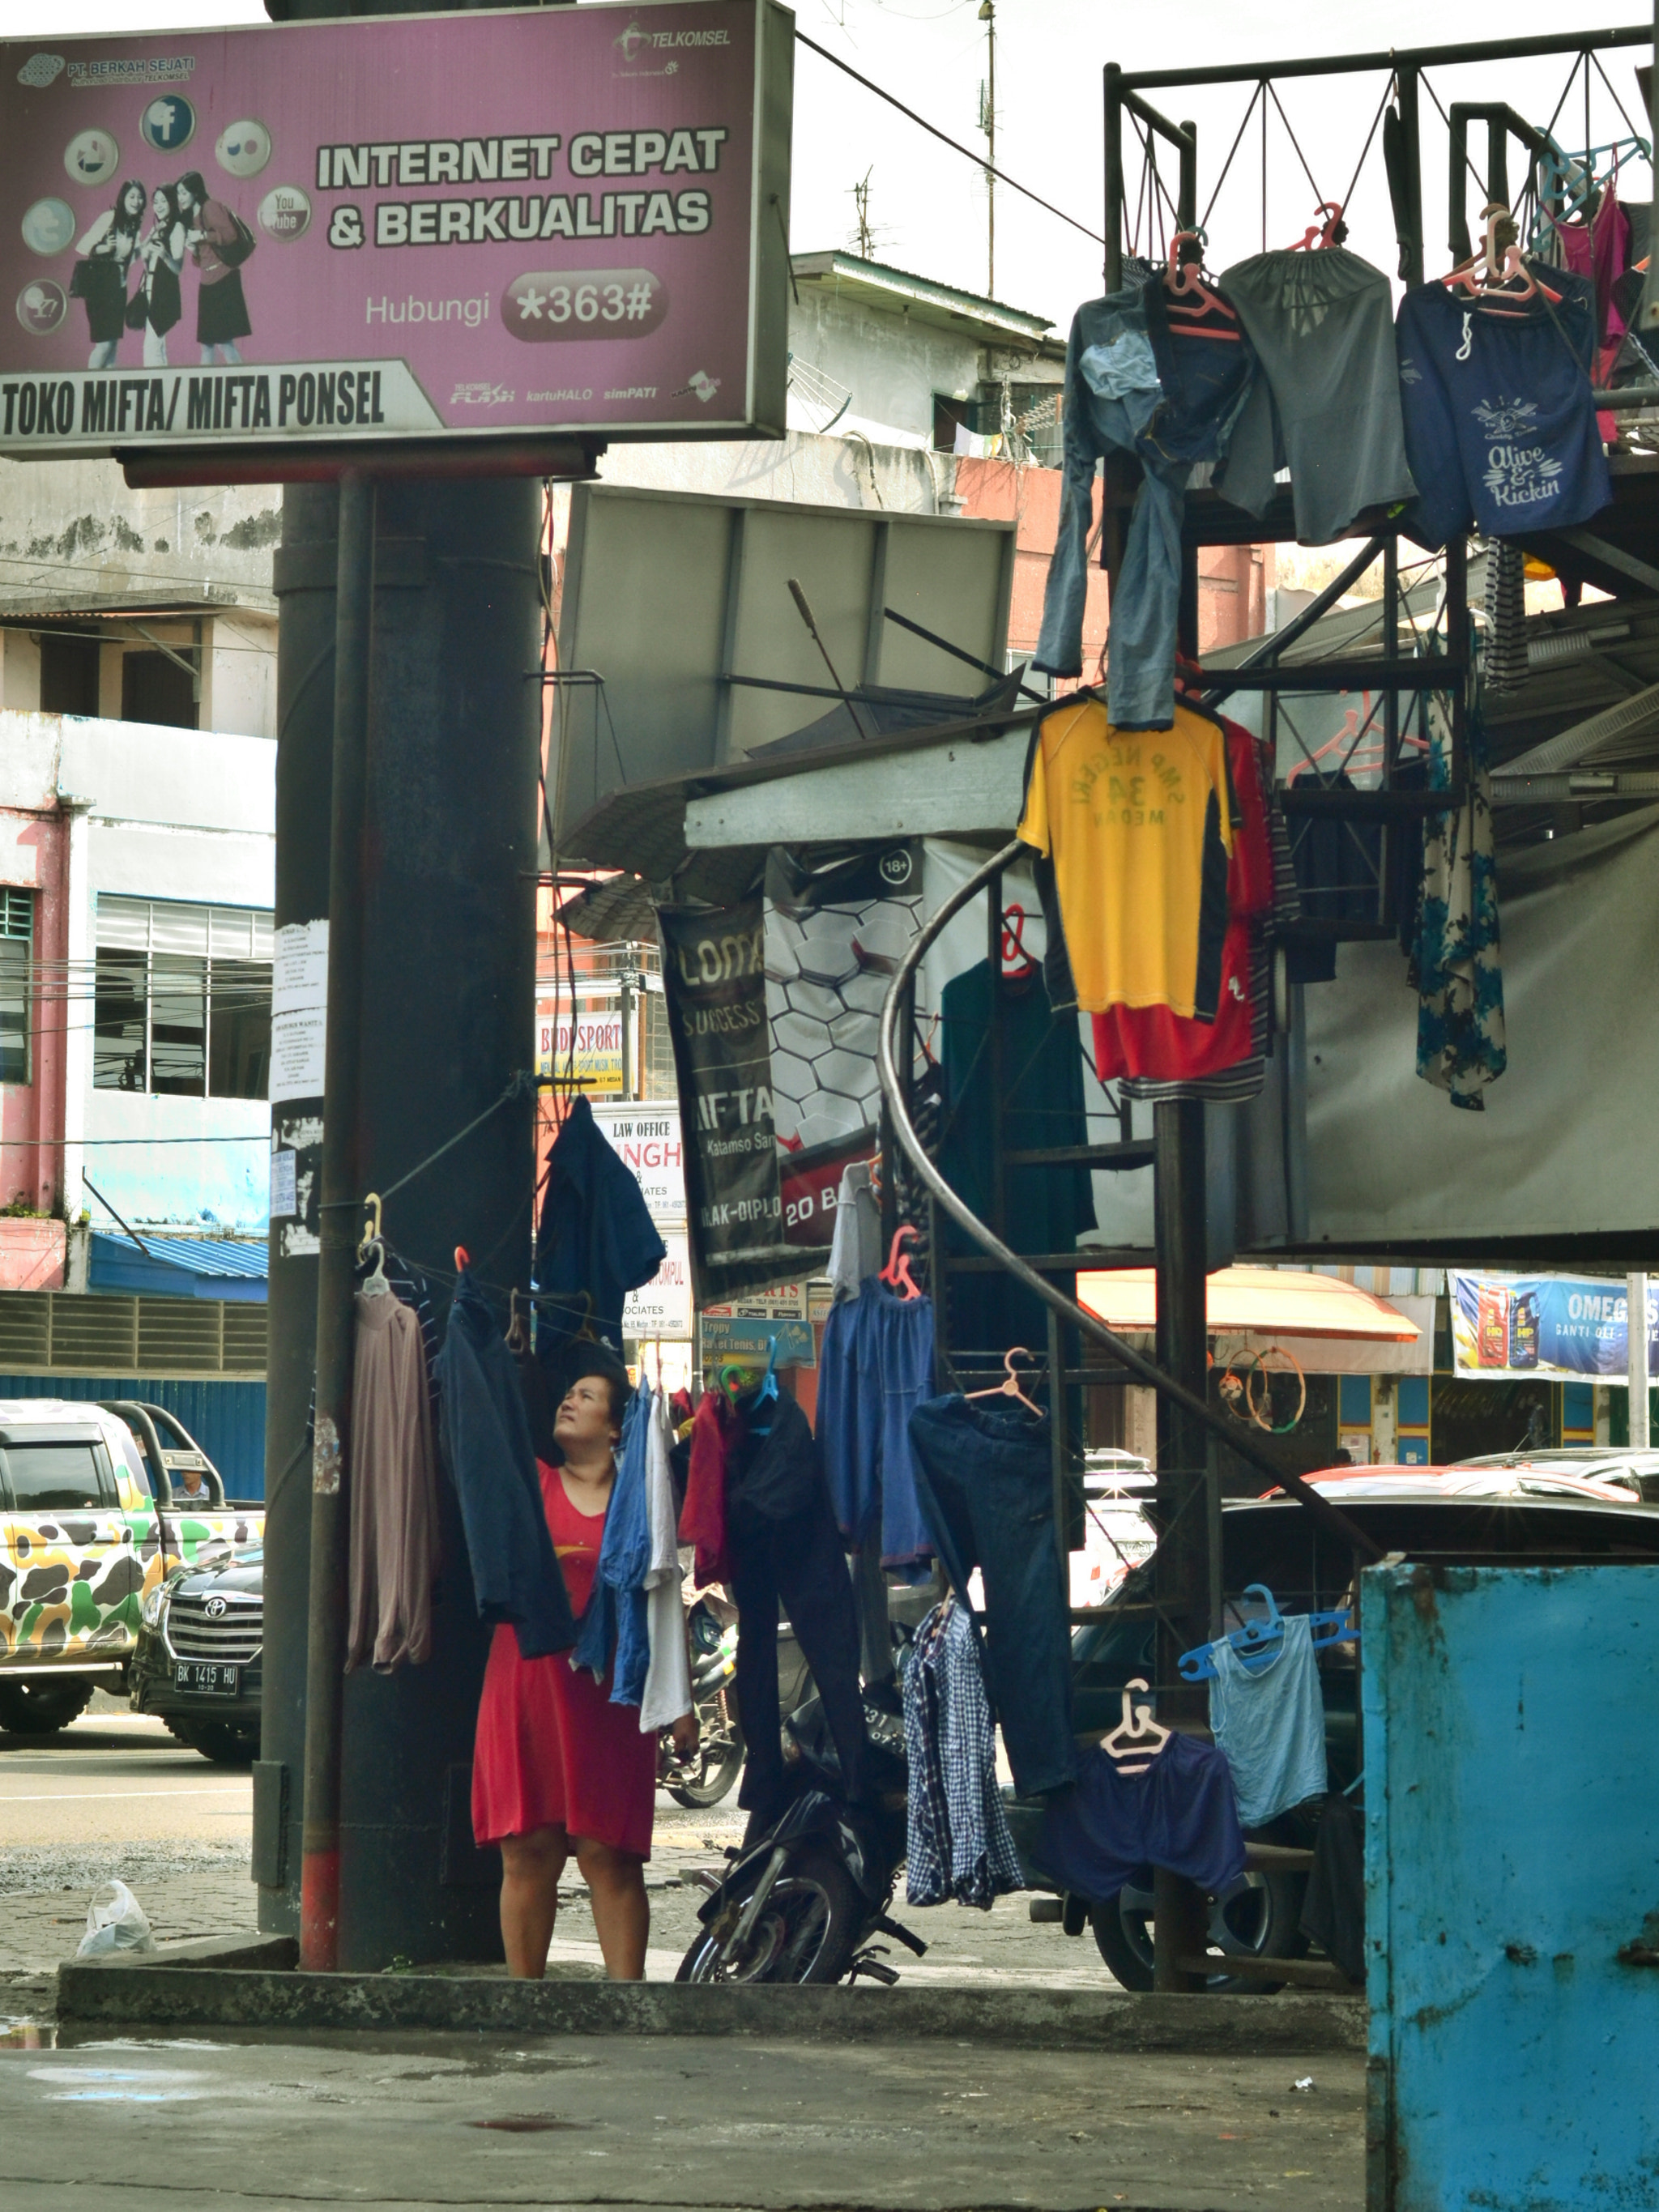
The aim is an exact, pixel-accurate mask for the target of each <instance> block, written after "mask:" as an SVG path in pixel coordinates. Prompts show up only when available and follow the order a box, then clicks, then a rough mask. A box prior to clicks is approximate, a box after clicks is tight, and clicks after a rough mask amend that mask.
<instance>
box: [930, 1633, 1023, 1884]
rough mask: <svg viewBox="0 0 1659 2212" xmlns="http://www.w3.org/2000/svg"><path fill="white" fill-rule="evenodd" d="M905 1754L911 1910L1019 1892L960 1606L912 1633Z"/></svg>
mask: <svg viewBox="0 0 1659 2212" xmlns="http://www.w3.org/2000/svg"><path fill="white" fill-rule="evenodd" d="M904 1747H905V1753H906V1757H907V1759H908V1765H909V1769H910V1793H909V1822H908V1838H907V1850H906V1881H905V1893H906V1895H907V1897H908V1899H909V1901H910V1903H911V1904H912V1905H942V1904H944V1902H945V1899H947V1898H951V1897H954V1898H955V1899H956V1900H957V1903H958V1904H959V1905H975V1906H978V1907H979V1908H980V1909H981V1911H989V1910H990V1907H991V1900H992V1899H993V1898H994V1897H997V1896H1000V1894H1002V1893H1003V1892H1005V1891H1006V1890H1011V1889H1023V1888H1024V1887H1025V1878H1024V1874H1023V1872H1022V1870H1021V1868H1020V1863H1019V1858H1018V1854H1017V1852H1016V1851H1015V1850H1014V1839H1013V1837H1012V1833H1011V1832H1010V1831H1009V1826H1008V1816H1007V1814H1006V1811H1005V1810H1004V1808H1003V1803H1002V1793H1001V1791H1000V1790H999V1789H998V1787H997V1776H996V1739H995V1736H994V1734H993V1732H992V1727H991V1709H990V1706H989V1705H988V1704H987V1701H986V1696H985V1682H984V1677H983V1675H982V1674H981V1671H980V1657H979V1645H978V1644H977V1642H976V1641H975V1636H974V1632H973V1628H972V1626H971V1624H970V1623H969V1619H968V1616H967V1614H966V1613H964V1612H963V1609H962V1607H960V1606H959V1605H958V1604H957V1602H956V1601H955V1600H954V1599H951V1598H947V1599H946V1600H945V1603H944V1604H943V1605H942V1606H935V1607H934V1608H933V1611H932V1613H929V1614H928V1615H927V1619H926V1620H924V1621H923V1622H922V1624H921V1627H920V1628H919V1629H918V1630H917V1632H916V1640H915V1646H914V1648H913V1650H912V1651H911V1654H910V1660H909V1664H908V1666H907V1667H906V1668H905V1671H904Z"/></svg>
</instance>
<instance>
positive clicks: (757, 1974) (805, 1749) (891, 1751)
mask: <svg viewBox="0 0 1659 2212" xmlns="http://www.w3.org/2000/svg"><path fill="white" fill-rule="evenodd" d="M864 1706H865V1725H866V1730H867V1732H868V1735H869V1744H870V1751H869V1789H868V1792H867V1795H866V1798H865V1799H864V1800H863V1801H862V1802H859V1803H857V1804H854V1803H853V1802H850V1801H849V1800H848V1797H847V1796H846V1795H845V1792H844V1790H843V1787H842V1773H841V1763H840V1760H839V1759H838V1758H837V1757H836V1747H835V1743H834V1741H833V1739H832V1738H831V1736H830V1734H829V1723H827V1721H826V1720H825V1718H824V1713H823V1705H822V1703H821V1701H820V1700H819V1699H818V1698H817V1696H816V1695H814V1696H813V1697H812V1698H811V1699H810V1700H809V1701H808V1703H807V1704H805V1705H803V1706H801V1707H800V1708H799V1710H798V1711H795V1712H793V1713H792V1714H791V1715H790V1716H789V1718H788V1719H787V1721H786V1722H785V1723H784V1747H785V1759H786V1762H787V1766H788V1770H789V1776H790V1796H789V1802H788V1803H787V1806H786V1807H785V1808H784V1811H783V1812H782V1814H781V1815H780V1817H779V1818H778V1819H777V1820H775V1821H774V1822H773V1824H772V1826H770V1827H769V1829H768V1830H767V1831H766V1832H765V1833H764V1834H763V1835H761V1836H758V1837H756V1838H753V1839H752V1840H751V1841H750V1843H748V1844H746V1845H745V1846H744V1850H742V1851H741V1852H738V1853H735V1854H734V1855H733V1863H732V1867H731V1869H730V1871H729V1872H728V1873H727V1874H726V1877H725V1879H724V1880H723V1881H719V1882H716V1883H714V1887H713V1888H712V1889H711V1892H710V1894H709V1896H708V1899H707V1901H706V1902H705V1903H704V1904H703V1905H702V1908H701V1910H700V1911H699V1912H698V1915H697V1917H698V1919H699V1920H700V1921H701V1922H702V1933H701V1934H700V1935H699V1936H697V1938H696V1941H695V1942H693V1944H692V1945H691V1948H690V1950H689V1951H688V1952H687V1953H686V1954H685V1956H684V1959H683V1960H681V1962H680V1969H679V1972H678V1975H677V1976H676V1979H677V1980H678V1981H682V1982H817V1983H824V1982H839V1981H841V1980H842V1979H843V1978H848V1979H851V1980H856V1979H857V1978H858V1977H859V1975H860V1974H867V1975H869V1976H870V1977H871V1978H872V1979H874V1980H876V1981H880V1982H896V1980H897V1979H898V1976H897V1975H896V1972H894V1971H893V1969H892V1967H890V1966H887V1965H885V1964H884V1963H883V1960H884V1955H885V1951H886V1947H885V1946H884V1945H872V1943H871V1941H870V1939H871V1937H872V1936H878V1935H880V1936H890V1937H892V1938H893V1939H894V1940H895V1941H896V1942H900V1943H902V1944H903V1945H904V1947H905V1948H906V1949H907V1950H909V1951H913V1952H914V1953H915V1955H916V1957H917V1958H921V1955H922V1954H923V1953H924V1952H925V1951H926V1950H927V1945H926V1944H925V1943H923V1942H921V1940H920V1939H919V1938H918V1937H917V1936H913V1935H912V1934H911V1933H910V1931H909V1929H908V1928H902V1927H901V1926H900V1925H899V1923H898V1922H897V1921H896V1920H893V1919H891V1918H890V1917H889V1915H888V1911H887V1907H888V1905H890V1903H891V1901H892V1895H893V1884H894V1880H895V1877H896V1875H897V1873H898V1870H899V1868H900V1867H901V1866H902V1864H903V1862H904V1844H905V1816H906V1803H907V1799H906V1784H907V1780H908V1776H907V1771H906V1765H905V1757H904V1725H903V1723H902V1719H901V1718H900V1717H899V1713H898V1695H897V1692H896V1690H895V1689H894V1688H893V1687H892V1686H891V1685H887V1686H875V1687H872V1688H869V1689H866V1692H865V1693H864ZM710 1879H712V1877H710Z"/></svg>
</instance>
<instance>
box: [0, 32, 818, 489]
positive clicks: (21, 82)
mask: <svg viewBox="0 0 1659 2212" xmlns="http://www.w3.org/2000/svg"><path fill="white" fill-rule="evenodd" d="M43 20H49V15H48V18H43ZM792 65H793V15H790V13H789V12H788V11H787V9H783V8H781V7H778V6H776V5H775V4H774V0H658V4H655V5H650V4H647V5H646V6H643V7H614V6H607V5H599V6H592V7H581V8H544V9H515V10H504V11H502V12H501V13H495V12H484V13H478V14H456V15H415V16H396V17H391V18H379V19H368V20H362V19H357V20H350V19H348V20H337V21H325V22H305V23H284V24H273V25H269V26H260V27H246V28H243V29H234V30H227V31H213V32H206V33H184V32H173V33H166V34H164V35H159V36H155V37H147V38H96V39H69V40H51V39H49V38H34V39H28V40H22V39H11V40H4V41H0V187H3V191H0V333H3V335H0V453H8V454H10V455H13V456H16V457H24V456H27V455H29V454H39V455H46V454H59V453H64V452H66V451H70V452H82V453H107V452H111V451H114V450H122V451H125V450H126V449H129V448H138V447H147V446H149V447H154V446H158V445H160V446H169V447H191V446H194V447H211V446H214V445H218V444H234V445H237V446H239V447H246V446H248V445H261V444H265V443H267V442H270V443H276V444H282V445H288V446H295V445H316V444H326V443H329V442H346V443H350V444H354V445H355V444H359V443H362V442H363V441H383V440H394V439H398V438H419V439H432V438H441V437H478V436H489V435H502V434H511V435H513V436H515V437H523V436H525V435H534V434H538V433H539V434H544V435H573V434H581V433H584V432H586V433H589V434H592V435H595V436H599V437H607V438H609V437H629V436H631V437H638V438H664V439H671V438H672V439H678V438H687V437H731V436H732V435H736V434H738V433H744V434H748V433H752V432H756V431H760V432H766V431H773V432H781V429H782V428H783V422H784V386H785V376H786V373H787V313H786V301H787V282H788V275H787V266H788V257H787V243H786V241H787V234H788V208H789V167H788V165H789V130H790V103H791V83H792ZM4 303H9V307H10V312H9V313H5V312H3V307H4Z"/></svg>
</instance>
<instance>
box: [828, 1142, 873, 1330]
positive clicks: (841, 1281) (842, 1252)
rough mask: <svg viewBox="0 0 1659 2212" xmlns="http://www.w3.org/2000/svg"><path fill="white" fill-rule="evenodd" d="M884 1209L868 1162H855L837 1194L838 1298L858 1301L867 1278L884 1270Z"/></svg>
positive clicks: (832, 1256)
mask: <svg viewBox="0 0 1659 2212" xmlns="http://www.w3.org/2000/svg"><path fill="white" fill-rule="evenodd" d="M881 1259H882V1253H881V1208H880V1207H879V1206H878V1205H877V1203H876V1194H875V1190H874V1188H873V1186H872V1182H871V1176H870V1163H869V1161H868V1160H854V1162H853V1163H852V1164H851V1166H849V1167H845V1168H843V1169H842V1171H841V1185H840V1188H838V1189H837V1191H836V1227H835V1234H834V1236H833V1237H832V1239H831V1241H830V1245H829V1270H828V1272H829V1280H830V1282H831V1283H832V1284H833V1285H834V1286H835V1293H836V1297H838V1298H855V1297H857V1296H858V1294H859V1285H860V1283H862V1282H863V1281H864V1279H866V1276H869V1275H873V1274H876V1273H878V1272H879V1271H880V1267H881Z"/></svg>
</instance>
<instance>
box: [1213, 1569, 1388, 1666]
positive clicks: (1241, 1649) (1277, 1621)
mask: <svg viewBox="0 0 1659 2212" xmlns="http://www.w3.org/2000/svg"><path fill="white" fill-rule="evenodd" d="M1244 1595H1245V1596H1246V1597H1255V1598H1260V1599H1261V1602H1262V1603H1263V1604H1264V1605H1265V1606H1266V1607H1267V1620H1247V1621H1246V1622H1245V1623H1244V1625H1243V1627H1242V1628H1235V1629H1233V1630H1231V1632H1230V1633H1229V1634H1228V1636H1227V1638H1226V1639H1225V1640H1226V1641H1227V1642H1228V1643H1229V1644H1231V1646H1232V1648H1233V1650H1235V1651H1237V1653H1238V1655H1239V1657H1240V1658H1241V1659H1242V1660H1243V1663H1244V1664H1245V1666H1246V1667H1249V1665H1250V1662H1251V1661H1252V1660H1253V1659H1254V1660H1255V1661H1256V1662H1258V1664H1262V1663H1265V1662H1266V1661H1267V1660H1268V1659H1270V1658H1272V1657H1273V1656H1274V1650H1273V1647H1274V1646H1275V1645H1277V1646H1278V1647H1279V1649H1281V1650H1282V1649H1283V1645H1284V1638H1285V1616H1284V1615H1283V1613H1280V1611H1279V1601H1278V1599H1277V1598H1275V1597H1274V1595H1273V1592H1272V1591H1271V1590H1270V1589H1268V1588H1267V1584H1266V1583H1247V1584H1246V1586H1245V1590H1244ZM1293 1617H1294V1616H1293ZM1307 1621H1308V1626H1309V1630H1310V1634H1311V1638H1312V1642H1313V1646H1314V1649H1315V1650H1316V1651H1318V1650H1323V1649H1324V1647H1325V1646H1326V1645H1327V1644H1341V1643H1343V1642H1345V1641H1346V1640H1347V1639H1348V1638H1352V1637H1356V1636H1358V1633H1359V1629H1358V1625H1357V1623H1356V1622H1355V1620H1354V1618H1353V1616H1352V1613H1309V1614H1308V1615H1307ZM1213 1649H1214V1646H1213V1645H1212V1644H1197V1645H1195V1646H1194V1649H1193V1650H1190V1651H1183V1652H1182V1655H1181V1656H1180V1658H1179V1659H1178V1660H1177V1661H1176V1665H1177V1667H1178V1668H1180V1671H1181V1673H1182V1675H1183V1676H1184V1677H1185V1679H1186V1680H1188V1681H1189V1682H1208V1681H1212V1680H1214V1679H1215V1674H1216V1664H1215V1660H1214V1658H1213V1656H1212V1652H1213ZM1252 1671H1254V1670H1252Z"/></svg>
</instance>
